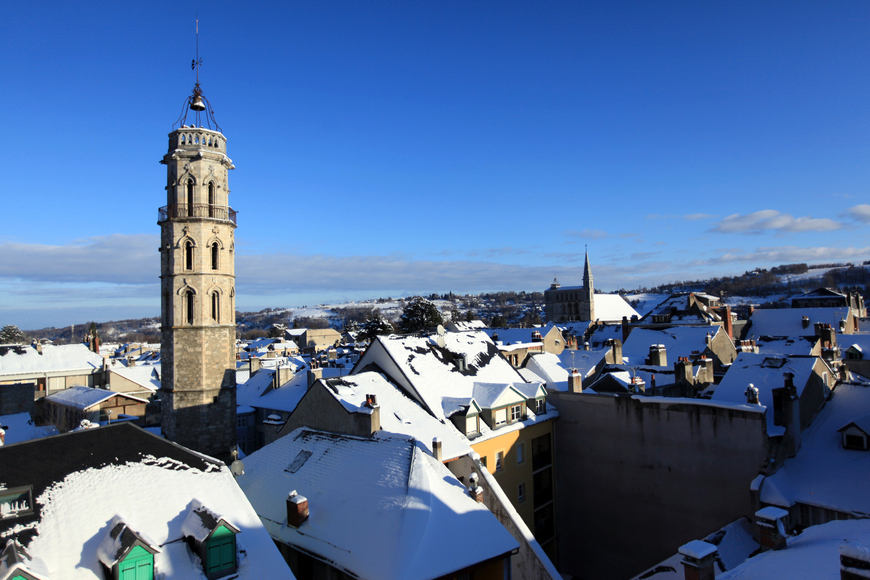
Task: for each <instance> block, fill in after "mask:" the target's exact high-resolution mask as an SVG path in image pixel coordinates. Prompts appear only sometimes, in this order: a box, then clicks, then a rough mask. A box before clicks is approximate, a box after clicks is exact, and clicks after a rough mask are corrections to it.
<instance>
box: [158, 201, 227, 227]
mask: <svg viewBox="0 0 870 580" xmlns="http://www.w3.org/2000/svg"><path fill="white" fill-rule="evenodd" d="M178 218H211V219H215V220H223V221H231V222H233V224H235V225H239V224H238V223H237V222H236V210H234V209H233V208H231V207H227V206H225V205H211V204H208V203H195V204H193V205H188V204H186V203H174V204H172V205H166V206H163V207H161V208H160V209H159V210H157V223H162V222H165V221H166V220H171V219H178Z"/></svg>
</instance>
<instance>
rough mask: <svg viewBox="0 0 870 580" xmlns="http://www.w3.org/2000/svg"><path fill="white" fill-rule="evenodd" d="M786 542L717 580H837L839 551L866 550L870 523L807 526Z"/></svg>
mask: <svg viewBox="0 0 870 580" xmlns="http://www.w3.org/2000/svg"><path fill="white" fill-rule="evenodd" d="M786 542H787V544H786V547H785V548H784V549H782V550H770V551H767V552H763V553H761V554H758V555H757V556H754V557H752V558H749V559H748V560H746V561H745V562H744V563H743V564H741V565H740V566H737V567H736V568H732V569H729V570H728V572H725V573H723V574H721V575H719V576H717V579H718V580H736V579H737V578H741V579H744V578H764V579H765V580H793V579H794V578H812V579H813V580H839V578H840V547H841V546H843V545H846V546H855V545H858V546H870V520H847V521H833V522H828V523H827V524H823V525H820V526H810V527H808V528H805V529H804V531H803V532H801V534H800V535H796V536H790V537H789V538H787V540H786Z"/></svg>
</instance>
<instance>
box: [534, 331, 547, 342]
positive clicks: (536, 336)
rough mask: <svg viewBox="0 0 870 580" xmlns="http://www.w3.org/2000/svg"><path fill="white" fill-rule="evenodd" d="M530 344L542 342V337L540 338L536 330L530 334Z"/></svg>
mask: <svg viewBox="0 0 870 580" xmlns="http://www.w3.org/2000/svg"><path fill="white" fill-rule="evenodd" d="M532 342H544V337H542V336H541V333H540V332H539V331H537V330H535V331H534V332H532Z"/></svg>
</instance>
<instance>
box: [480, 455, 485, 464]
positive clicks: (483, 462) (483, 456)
mask: <svg viewBox="0 0 870 580" xmlns="http://www.w3.org/2000/svg"><path fill="white" fill-rule="evenodd" d="M480 464H481V465H483V466H484V467H486V455H482V456H481V457H480Z"/></svg>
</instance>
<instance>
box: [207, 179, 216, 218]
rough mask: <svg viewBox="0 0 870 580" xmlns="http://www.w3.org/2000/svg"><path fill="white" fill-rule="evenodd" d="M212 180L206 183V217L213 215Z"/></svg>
mask: <svg viewBox="0 0 870 580" xmlns="http://www.w3.org/2000/svg"><path fill="white" fill-rule="evenodd" d="M214 214H215V212H214V182H212V183H209V184H208V217H210V218H213V217H214Z"/></svg>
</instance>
